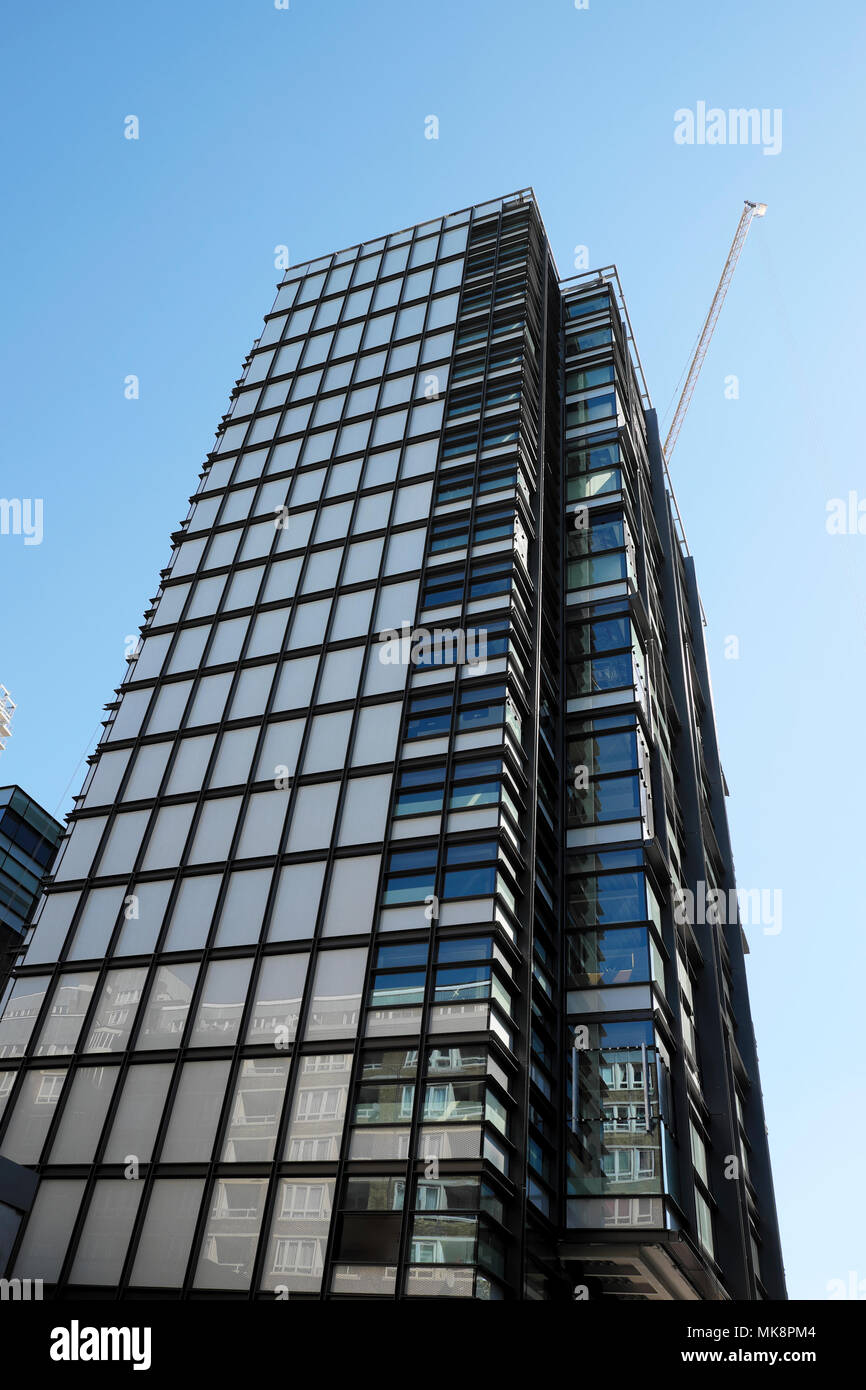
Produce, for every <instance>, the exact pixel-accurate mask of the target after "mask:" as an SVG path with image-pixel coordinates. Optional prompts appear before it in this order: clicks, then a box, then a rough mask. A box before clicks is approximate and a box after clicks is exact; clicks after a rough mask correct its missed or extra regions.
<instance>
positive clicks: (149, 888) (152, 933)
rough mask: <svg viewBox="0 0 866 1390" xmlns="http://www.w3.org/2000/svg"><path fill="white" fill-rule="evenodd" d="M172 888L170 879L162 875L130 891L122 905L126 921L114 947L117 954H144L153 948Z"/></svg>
mask: <svg viewBox="0 0 866 1390" xmlns="http://www.w3.org/2000/svg"><path fill="white" fill-rule="evenodd" d="M171 888H172V883H171V880H170V879H162V880H160V881H155V882H152V883H139V884H137V885H136V886H135V888H134V889H133V891H132V893H131V894H128V895H127V900H126V901H125V906H124V909H123V917H124V920H123V925H122V926H121V929H120V936H119V938H118V942H117V946H116V948H115V953H116V954H117V955H119V956H135V955H143V954H145V953H147V952H150V951H152V950H153V949H154V947H155V946H156V939H157V937H158V936H159V929H160V927H161V926H162V919H163V917H164V916H165V909H166V906H167V904H168V899H169V896H170V894H171ZM129 899H132V901H129Z"/></svg>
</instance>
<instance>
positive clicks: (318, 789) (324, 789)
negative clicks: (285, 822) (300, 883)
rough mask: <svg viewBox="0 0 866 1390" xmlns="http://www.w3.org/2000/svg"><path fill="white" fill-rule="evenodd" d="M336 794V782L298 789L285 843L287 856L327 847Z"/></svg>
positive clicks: (337, 792) (337, 787)
mask: <svg viewBox="0 0 866 1390" xmlns="http://www.w3.org/2000/svg"><path fill="white" fill-rule="evenodd" d="M339 793H340V784H339V782H320V783H319V784H318V785H316V786H311V787H300V788H299V789H298V793H297V796H296V798H295V806H294V810H293V811H292V826H291V830H290V832H289V839H288V843H287V844H286V853H287V854H297V853H301V852H303V851H304V850H314V849H327V848H328V845H329V844H330V843H331V831H332V829H333V825H334V815H335V813H336V810H337V797H338V796H339Z"/></svg>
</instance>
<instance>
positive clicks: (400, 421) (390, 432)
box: [371, 410, 408, 445]
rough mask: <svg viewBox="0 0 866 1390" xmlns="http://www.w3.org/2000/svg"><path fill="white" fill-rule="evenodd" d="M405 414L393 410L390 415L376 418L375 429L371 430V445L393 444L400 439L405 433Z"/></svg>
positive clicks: (402, 411) (405, 412) (404, 412)
mask: <svg viewBox="0 0 866 1390" xmlns="http://www.w3.org/2000/svg"><path fill="white" fill-rule="evenodd" d="M407 414H408V412H407V411H405V410H395V411H392V413H391V414H390V415H380V416H378V418H377V420H376V427H375V429H374V430H373V438H372V441H371V442H372V444H373V445H380V444H395V443H396V442H397V441H398V440H400V439H402V438H403V436H404V434H405V433H406V419H407Z"/></svg>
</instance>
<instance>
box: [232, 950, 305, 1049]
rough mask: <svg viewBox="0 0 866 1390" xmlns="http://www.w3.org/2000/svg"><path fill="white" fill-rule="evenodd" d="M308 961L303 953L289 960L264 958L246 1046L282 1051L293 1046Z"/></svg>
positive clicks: (271, 957)
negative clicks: (254, 1044) (262, 1046)
mask: <svg viewBox="0 0 866 1390" xmlns="http://www.w3.org/2000/svg"><path fill="white" fill-rule="evenodd" d="M309 959H310V957H309V956H308V954H307V952H306V951H300V952H296V953H295V954H294V955H290V956H265V958H264V960H263V961H262V968H261V970H260V971H259V978H258V982H257V984H256V989H255V1000H254V1004H253V1012H252V1015H251V1017H250V1021H249V1025H248V1027H247V1036H246V1041H247V1042H248V1043H268V1044H269V1045H270V1046H274V1047H281V1048H282V1047H286V1046H287V1045H288V1043H291V1042H294V1040H295V1035H296V1034H297V1031H298V1018H299V1016H300V1012H301V999H302V998H303V994H304V980H305V979H306V978H307V965H308V963H309Z"/></svg>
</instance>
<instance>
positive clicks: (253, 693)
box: [230, 662, 276, 719]
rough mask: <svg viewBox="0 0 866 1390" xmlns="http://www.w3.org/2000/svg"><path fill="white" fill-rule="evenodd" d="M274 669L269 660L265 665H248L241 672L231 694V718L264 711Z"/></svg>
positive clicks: (240, 717) (258, 713) (274, 664)
mask: <svg viewBox="0 0 866 1390" xmlns="http://www.w3.org/2000/svg"><path fill="white" fill-rule="evenodd" d="M275 670H276V663H275V662H269V663H268V665H267V666H250V667H248V669H247V670H245V671H242V672H241V674H240V677H239V679H238V683H237V686H236V687H235V693H234V695H233V696H232V705H231V710H230V717H231V718H232V719H246V718H248V717H249V716H250V715H253V714H255V715H261V714H263V713H264V709H265V705H266V704H267V701H268V695H269V694H270V690H271V684H272V683H273V679H274V671H275Z"/></svg>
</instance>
